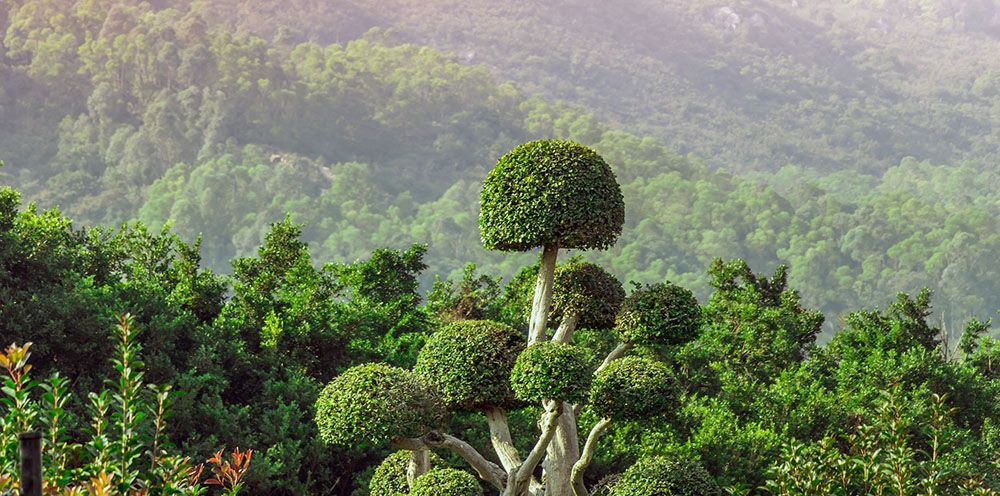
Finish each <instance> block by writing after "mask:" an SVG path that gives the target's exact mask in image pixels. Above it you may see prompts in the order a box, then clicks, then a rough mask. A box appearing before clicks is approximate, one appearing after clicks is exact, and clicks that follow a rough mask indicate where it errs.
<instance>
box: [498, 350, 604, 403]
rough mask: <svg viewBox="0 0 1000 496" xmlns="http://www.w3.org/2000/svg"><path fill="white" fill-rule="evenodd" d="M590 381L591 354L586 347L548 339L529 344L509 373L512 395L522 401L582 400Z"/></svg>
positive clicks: (591, 374) (591, 373)
mask: <svg viewBox="0 0 1000 496" xmlns="http://www.w3.org/2000/svg"><path fill="white" fill-rule="evenodd" d="M592 380H593V369H592V368H591V357H590V355H589V353H587V351H586V350H584V349H582V348H579V347H576V346H573V345H568V344H562V343H553V342H549V341H544V342H541V343H535V344H533V345H531V346H528V347H527V348H526V349H525V350H524V351H523V352H522V353H521V355H520V356H518V357H517V362H516V363H515V364H514V369H513V370H512V371H511V374H510V385H511V388H512V389H513V390H514V395H515V396H516V397H517V398H518V399H520V400H523V401H541V400H543V399H550V400H563V401H569V402H574V403H576V402H581V401H583V400H584V399H586V397H587V391H588V390H589V389H590V383H591V381H592Z"/></svg>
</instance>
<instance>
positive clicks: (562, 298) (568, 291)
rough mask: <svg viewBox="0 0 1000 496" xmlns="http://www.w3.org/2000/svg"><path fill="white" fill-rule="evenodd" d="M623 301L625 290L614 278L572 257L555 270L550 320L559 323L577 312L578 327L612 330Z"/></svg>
mask: <svg viewBox="0 0 1000 496" xmlns="http://www.w3.org/2000/svg"><path fill="white" fill-rule="evenodd" d="M624 300H625V289H624V288H622V283H621V281H619V280H618V279H617V278H615V276H613V275H611V274H609V273H608V271H606V270H604V269H602V268H601V267H600V266H599V265H596V264H592V263H590V262H584V261H583V260H581V259H579V258H573V259H570V260H569V261H568V262H567V263H565V264H563V265H561V266H559V267H558V268H557V269H556V273H555V283H554V285H553V289H552V310H551V319H550V321H551V322H553V323H558V322H559V320H560V319H562V317H563V316H564V315H566V314H567V313H569V312H576V313H577V314H578V315H579V317H580V321H579V322H577V326H579V327H589V328H593V329H610V328H611V327H614V325H615V316H616V315H617V314H618V310H619V309H620V308H621V306H622V301H624Z"/></svg>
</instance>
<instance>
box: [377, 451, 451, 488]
mask: <svg viewBox="0 0 1000 496" xmlns="http://www.w3.org/2000/svg"><path fill="white" fill-rule="evenodd" d="M430 458H431V467H439V466H443V465H444V460H442V459H441V457H439V456H438V455H436V454H435V453H434V452H431V453H430ZM409 463H410V452H409V451H407V450H399V451H397V452H395V453H393V454H391V455H389V456H387V457H386V458H385V460H383V461H382V463H380V464H379V466H378V467H376V468H375V473H374V474H372V480H371V482H370V483H369V484H368V490H369V494H370V495H371V496H396V495H398V494H407V493H409V492H410V484H409V482H407V480H406V470H407V467H408V466H409Z"/></svg>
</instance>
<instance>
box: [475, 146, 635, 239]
mask: <svg viewBox="0 0 1000 496" xmlns="http://www.w3.org/2000/svg"><path fill="white" fill-rule="evenodd" d="M624 222H625V202H624V200H623V197H622V192H621V188H620V187H619V186H618V181H617V180H616V179H615V174H614V172H612V171H611V167H609V166H608V164H607V163H606V162H605V161H604V159H603V158H601V156H600V155H598V154H597V152H595V151H593V150H591V149H590V148H587V147H585V146H583V145H580V144H577V143H573V142H571V141H560V140H539V141H531V142H528V143H524V144H521V145H518V146H516V147H515V148H514V149H513V150H511V151H509V152H507V154H505V155H504V156H503V157H500V160H499V161H498V162H497V165H496V167H494V168H493V170H492V171H490V173H489V175H487V176H486V180H485V181H484V182H483V193H482V198H481V200H480V209H479V231H480V234H481V235H482V238H483V246H485V247H486V249H489V250H502V251H526V250H530V249H532V248H534V247H537V246H544V245H548V244H558V246H559V247H560V248H576V249H605V248H608V247H609V246H611V245H613V244H614V243H615V240H616V239H618V235H619V234H621V231H622V224H624Z"/></svg>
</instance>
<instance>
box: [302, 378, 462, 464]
mask: <svg viewBox="0 0 1000 496" xmlns="http://www.w3.org/2000/svg"><path fill="white" fill-rule="evenodd" d="M443 416H444V413H443V408H442V405H441V400H440V399H439V398H438V397H437V395H436V393H435V392H434V391H432V390H431V389H430V388H429V387H428V386H427V385H426V384H424V383H423V381H422V380H421V379H420V378H418V377H417V376H416V375H414V374H413V373H412V372H410V371H407V370H404V369H401V368H398V367H393V366H390V365H384V364H379V363H372V364H367V365H357V366H355V367H352V368H350V369H348V370H347V371H345V372H344V373H343V374H341V375H339V376H337V377H336V378H334V380H332V381H330V383H329V384H327V385H326V387H324V388H323V390H322V391H321V392H320V395H319V398H318V399H317V400H316V423H317V425H318V426H319V435H320V437H321V438H322V439H323V441H324V442H326V443H329V444H334V445H342V446H354V445H356V443H364V444H367V445H370V446H381V445H384V444H386V443H388V442H389V440H390V439H392V438H394V437H418V436H422V435H424V434H426V433H427V432H428V431H430V430H431V429H432V428H434V427H437V426H438V425H440V424H441V422H443Z"/></svg>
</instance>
